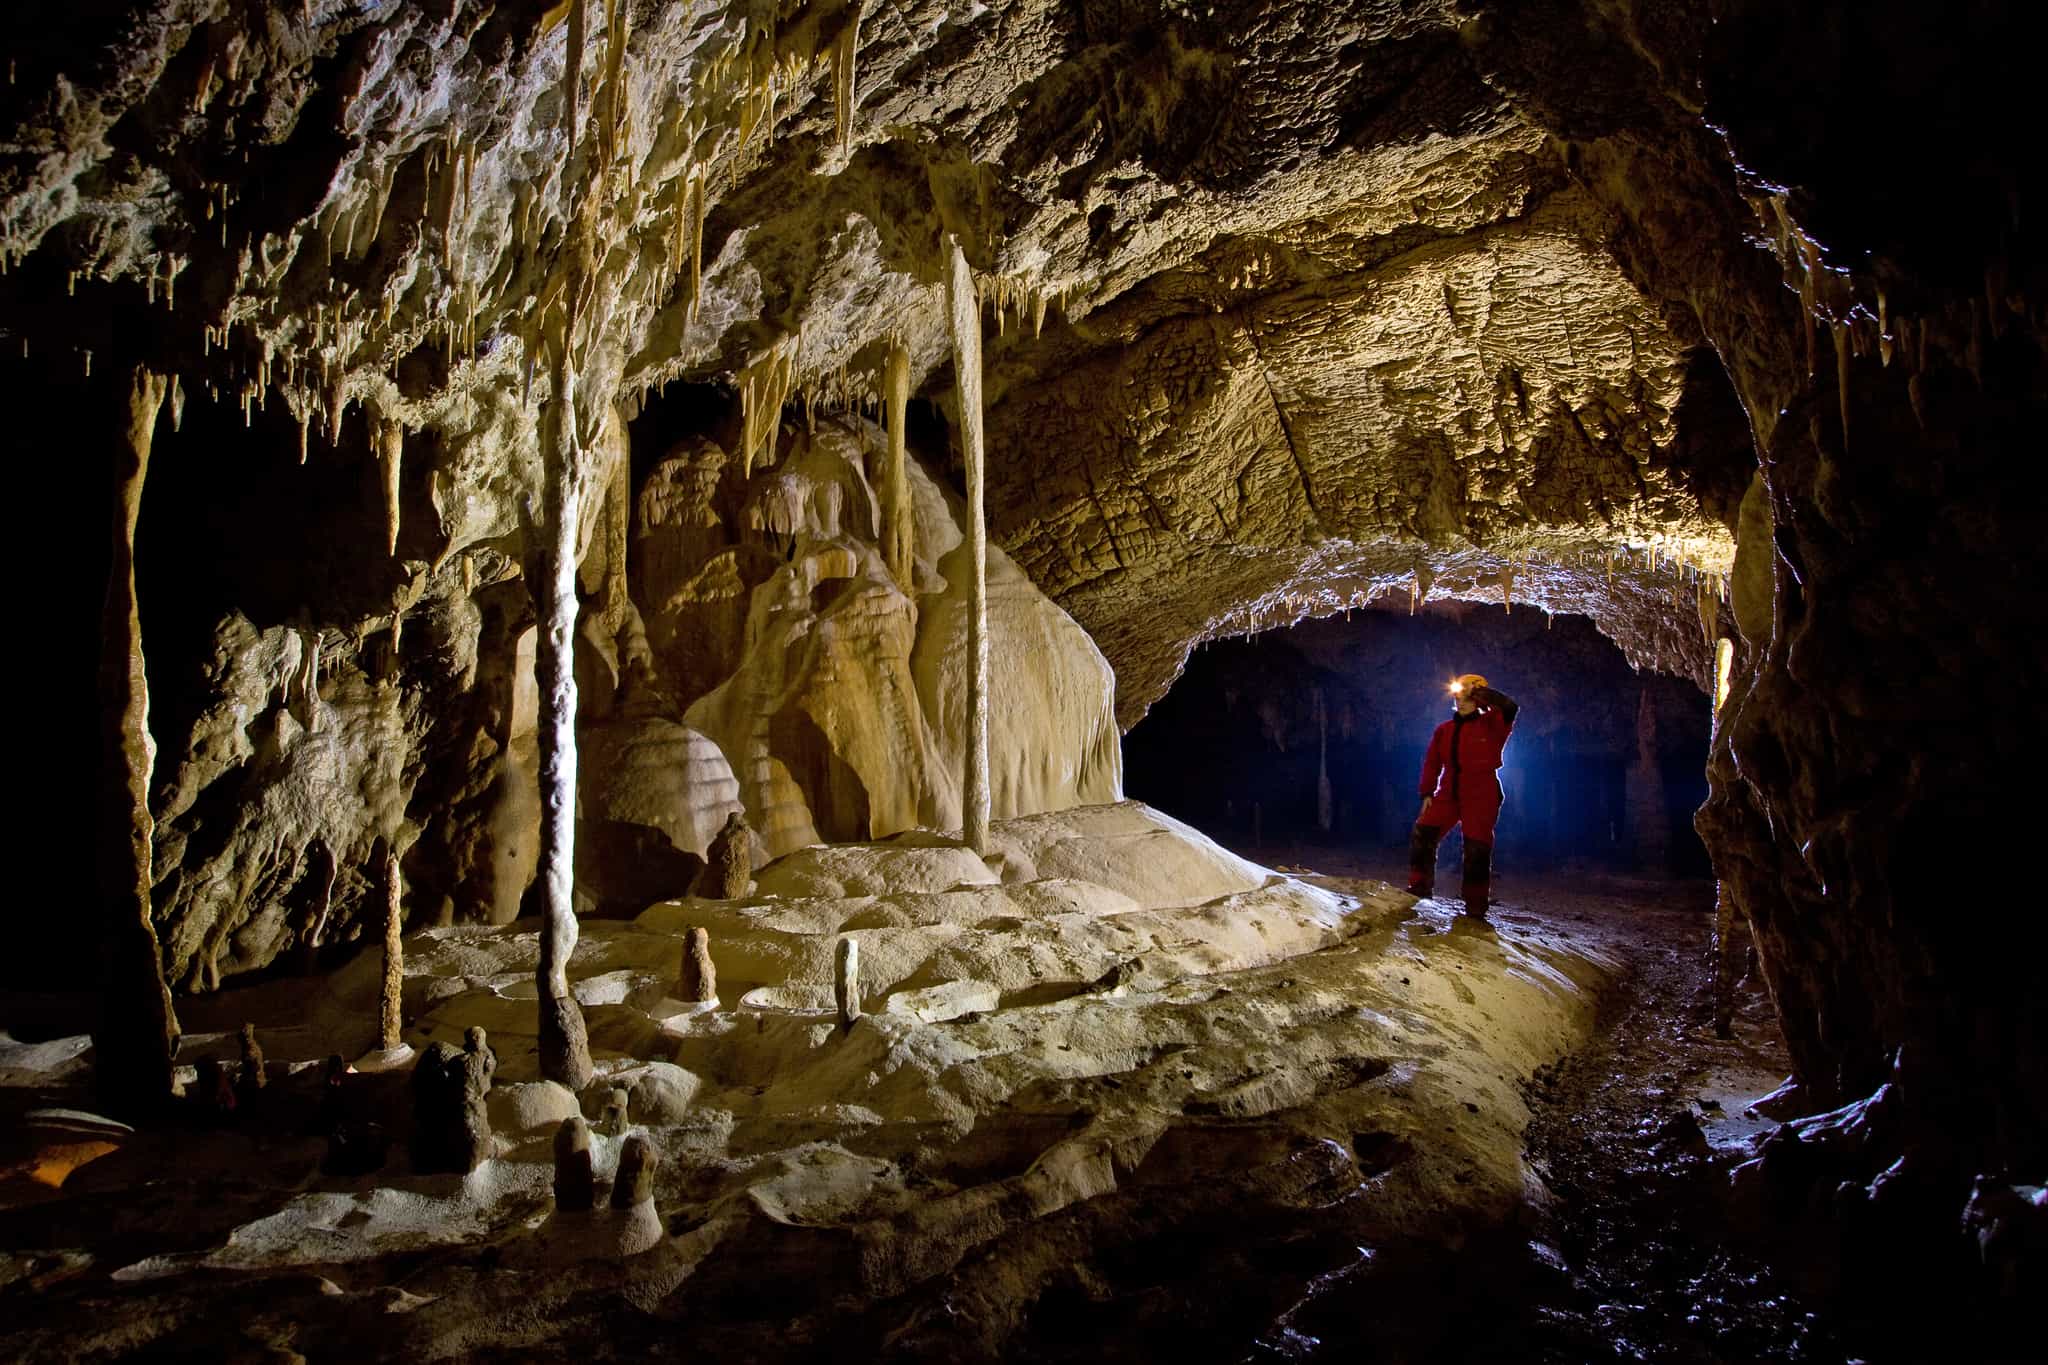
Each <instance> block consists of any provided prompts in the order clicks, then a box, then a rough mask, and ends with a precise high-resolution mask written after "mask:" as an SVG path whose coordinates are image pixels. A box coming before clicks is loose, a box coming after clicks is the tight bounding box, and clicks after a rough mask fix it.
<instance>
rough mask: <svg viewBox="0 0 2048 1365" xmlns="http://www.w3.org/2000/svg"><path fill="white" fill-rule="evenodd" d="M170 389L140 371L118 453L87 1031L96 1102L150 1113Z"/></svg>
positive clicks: (162, 1076) (156, 1041) (161, 1031)
mask: <svg viewBox="0 0 2048 1365" xmlns="http://www.w3.org/2000/svg"><path fill="white" fill-rule="evenodd" d="M169 390H170V385H169V382H168V381H167V380H165V378H164V377H163V376H162V375H158V374H152V373H151V372H150V371H148V370H147V369H144V368H141V367H139V366H138V367H137V368H136V370H135V373H134V376H133V378H132V380H131V382H130V387H129V393H128V413H127V422H126V424H125V429H124V431H123V433H122V435H123V440H122V442H121V444H120V445H119V446H118V447H117V448H116V450H115V463H114V479H113V486H114V503H113V519H112V521H113V536H112V544H113V554H112V557H111V562H110V564H109V566H108V572H107V594H106V600H105V604H104V607H103V609H102V612H101V616H100V683H99V687H100V705H101V712H102V715H103V716H104V718H105V725H106V729H105V732H104V738H105V753H104V760H103V761H104V763H105V765H106V769H107V772H106V780H105V781H103V783H102V785H101V790H102V791H103V792H104V793H105V802H106V804H105V810H104V814H103V816H102V829H101V852H100V858H99V868H100V877H101V888H102V893H103V899H104V907H105V909H104V913H105V916H106V919H105V925H104V930H103V935H104V936H103V939H102V944H103V949H102V951H103V954H104V972H103V976H104V981H103V986H104V994H103V996H102V999H101V1004H100V1016H99V1020H98V1023H97V1026H96V1027H95V1029H94V1030H93V1048H94V1055H95V1063H94V1078H95V1080H96V1082H97V1084H98V1086H99V1088H100V1091H101V1093H102V1095H103V1096H105V1097H106V1098H108V1099H110V1100H113V1101H116V1102H117V1103H120V1104H124V1105H126V1104H134V1105H147V1104H152V1103H160V1102H164V1101H168V1100H169V1099H170V1097H171V1093H172V1092H171V1056H172V1054H173V1053H174V1052H175V1051H176V1049H177V1039H178V1017H177V1014H176V1012H175V1011H174V1010H173V1009H172V1007H171V993H170V990H169V988H168V987H167V986H166V985H165V983H164V968H163V955H162V951H161V947H160V945H159V944H158V942H157V936H156V923H155V921H154V919H153V918H152V916H151V903H150V887H151V885H152V884H153V882H154V877H153V875H152V868H151V862H152V845H153V842H154V838H155V825H154V822H153V821H152V819H151V816H150V810H149V787H150V780H151V776H152V770H153V768H154V767H155V764H156V745H155V743H154V741H152V740H151V738H150V734H149V680H148V675H147V671H146V669H145V667H144V664H143V658H142V616H141V612H140V609H139V607H138V604H137V599H136V592H135V523H136V518H137V517H138V515H139V514H140V513H141V510H142V485H143V480H144V478H145V477H146V476H147V474H148V472H149V455H150V449H151V446H152V444H153V443H154V440H155V433H156V419H157V413H158V412H159V410H160V409H161V408H162V407H163V401H164V397H165V395H166V394H167V393H168V392H169Z"/></svg>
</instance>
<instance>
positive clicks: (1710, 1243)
mask: <svg viewBox="0 0 2048 1365" xmlns="http://www.w3.org/2000/svg"><path fill="white" fill-rule="evenodd" d="M1247 852H1248V854H1249V855H1251V856H1257V857H1259V858H1261V859H1262V860H1264V861H1266V862H1268V863H1269V864H1271V865H1285V866H1286V867H1288V868H1290V869H1294V868H1307V869H1312V870H1314V871H1316V872H1320V873H1323V874H1325V875H1330V876H1336V877H1377V878H1382V879H1385V880H1389V881H1398V880H1399V879H1400V878H1401V877H1402V876H1403V871H1404V870H1403V868H1402V866H1401V865H1400V863H1399V862H1398V855H1397V854H1392V853H1378V852H1374V851H1368V852H1366V853H1365V854H1363V855H1360V854H1352V853H1345V852H1340V851H1331V850H1323V849H1303V848H1293V849H1260V850H1256V851H1251V850H1248V851H1247ZM1438 886H1439V890H1440V891H1442V892H1448V893H1451V894H1450V895H1448V896H1444V897H1440V900H1439V903H1441V904H1445V905H1447V906H1455V905H1456V904H1457V902H1456V900H1455V892H1456V887H1457V874H1456V864H1455V860H1449V861H1447V862H1446V863H1445V865H1444V868H1443V870H1442V871H1441V872H1440V875H1439V878H1438ZM1494 891H1495V895H1496V897H1497V902H1496V904H1495V907H1494V909H1493V913H1492V918H1493V919H1494V920H1495V921H1496V922H1497V923H1499V924H1501V925H1503V926H1505V927H1536V926H1547V927H1552V928H1555V929H1557V930H1559V931H1561V932H1566V933H1569V934H1570V935H1572V936H1573V937H1574V938H1577V939H1579V940H1581V941H1590V942H1594V943H1597V944H1598V945H1600V946H1601V947H1603V948H1604V949H1606V950H1607V951H1608V952H1609V953H1611V954H1612V955H1613V956H1615V957H1617V958H1619V959H1620V960H1621V961H1622V962H1623V963H1625V964H1626V969H1627V970H1626V975H1625V976H1624V977H1623V978H1622V979H1621V981H1620V983H1619V984H1618V985H1617V986H1616V988H1615V989H1614V990H1613V991H1612V992H1611V993H1610V995H1609V997H1608V998H1607V999H1606V1000H1605V1001H1604V1002H1603V1005H1602V1011H1601V1020H1600V1027H1599V1029H1598V1032H1597V1033H1596V1035H1595V1037H1594V1040H1593V1041H1592V1043H1591V1044H1590V1045H1589V1046H1587V1047H1585V1048H1583V1049H1581V1050H1580V1051H1578V1052H1576V1053H1574V1054H1572V1055H1571V1056H1569V1057H1567V1058H1565V1059H1564V1060H1563V1061H1562V1062H1560V1063H1559V1064H1558V1065H1556V1066H1554V1067H1551V1068H1549V1069H1547V1070H1546V1071H1544V1072H1541V1073H1539V1074H1538V1076H1537V1078H1536V1080H1535V1082H1534V1083H1533V1084H1532V1085H1531V1086H1530V1087H1529V1099H1530V1101H1531V1107H1532V1110H1533V1119H1532V1122H1531V1125H1530V1129H1529V1135H1528V1147H1529V1157H1530V1164H1531V1166H1532V1168H1533V1169H1534V1171H1535V1172H1536V1174H1537V1176H1538V1177H1539V1179H1540V1181H1541V1183H1542V1186H1543V1188H1542V1189H1541V1190H1539V1191H1534V1192H1533V1194H1534V1198H1533V1199H1532V1208H1531V1211H1530V1215H1529V1218H1528V1220H1527V1222H1526V1225H1524V1226H1520V1227H1514V1228H1508V1229H1503V1230H1501V1231H1500V1232H1499V1234H1498V1235H1497V1236H1494V1237H1491V1238H1483V1239H1477V1240H1476V1241H1475V1244H1474V1245H1471V1246H1469V1247H1466V1248H1463V1249H1461V1250H1460V1251H1459V1252H1458V1253H1457V1254H1455V1255H1453V1256H1451V1257H1449V1258H1447V1259H1446V1258H1441V1257H1431V1256H1428V1255H1426V1254H1421V1253H1418V1254H1416V1255H1414V1256H1413V1257H1412V1258H1411V1260H1412V1264H1408V1265H1400V1264H1387V1265H1382V1266H1379V1267H1375V1268H1371V1269H1369V1270H1366V1271H1363V1272H1362V1273H1359V1274H1355V1275H1352V1276H1347V1277H1345V1278H1344V1279H1342V1280H1341V1281H1338V1282H1334V1283H1332V1284H1330V1285H1327V1286H1324V1287H1322V1288H1321V1289H1320V1291H1319V1292H1312V1293H1311V1295H1310V1296H1309V1298H1308V1299H1307V1300H1305V1301H1304V1303H1303V1304H1302V1305H1300V1306H1299V1307H1298V1308H1297V1309H1296V1310H1294V1311H1293V1312H1292V1313H1291V1314H1290V1315H1289V1317H1288V1318H1287V1319H1286V1320H1285V1321H1284V1322H1282V1323H1281V1324H1278V1325H1277V1328H1276V1330H1275V1331H1274V1332H1273V1333H1271V1334H1269V1335H1268V1336H1267V1337H1266V1338H1265V1339H1264V1340H1262V1341H1261V1342H1260V1343H1259V1346H1258V1348H1257V1350H1256V1351H1255V1352H1254V1353H1253V1355H1252V1357H1251V1358H1253V1359H1260V1360H1309V1361H1325V1360H1328V1361H1336V1360H1345V1361H1402V1362H1406V1361H1416V1362H1420V1361H1445V1362H1468V1361H1469V1362H1476V1361H1537V1362H1559V1363H1560V1365H1561V1363H1562V1362H1608V1361H1616V1362H1620V1361H1658V1362H1674V1363H1676V1362H1684V1363H1686V1365H1691V1363H1693V1362H1730V1363H1731V1365H1732V1363H1733V1362H1751V1361H1846V1360H1852V1359H1858V1358H1863V1357H1859V1355H1858V1353H1857V1350H1856V1349H1855V1346H1856V1345H1857V1343H1854V1336H1855V1334H1854V1332H1853V1331H1852V1330H1850V1327H1849V1325H1846V1324H1843V1323H1839V1322H1836V1321H1834V1320H1832V1319H1831V1316H1830V1312H1829V1310H1828V1308H1827V1307H1826V1305H1825V1304H1823V1303H1821V1302H1819V1301H1817V1300H1816V1301H1808V1300H1807V1298H1806V1296H1805V1295H1804V1294H1803V1292H1802V1289H1801V1287H1800V1285H1799V1284H1798V1283H1797V1280H1798V1278H1799V1277H1798V1276H1797V1275H1796V1274H1795V1273H1794V1272H1793V1271H1792V1270H1791V1269H1789V1268H1786V1267H1778V1266H1773V1265H1770V1264H1767V1263H1766V1262H1765V1261H1764V1260H1763V1259H1761V1258H1760V1256H1759V1255H1757V1254H1755V1253H1753V1252H1749V1251H1746V1250H1744V1249H1741V1248H1740V1247H1739V1245H1737V1243H1739V1241H1740V1239H1739V1238H1738V1237H1736V1236H1735V1234H1734V1231H1733V1229H1731V1227H1730V1226H1729V1224H1728V1221H1727V1206H1728V1201H1727V1199H1726V1197H1725V1191H1726V1189H1727V1172H1728V1170H1729V1169H1730V1168H1731V1167H1732V1166H1733V1165H1734V1164H1735V1163H1736V1162H1737V1161H1739V1160H1741V1159H1743V1158H1745V1157H1747V1156H1748V1155H1749V1152H1748V1151H1747V1150H1745V1145H1746V1144H1747V1142H1748V1141H1749V1140H1751V1139H1752V1138H1754V1137H1757V1136H1759V1135H1761V1134H1762V1133H1764V1132H1766V1131H1768V1130H1769V1129H1770V1128H1771V1127H1773V1126H1774V1123H1773V1121H1772V1120H1771V1119H1769V1118H1766V1117H1764V1116H1762V1115H1760V1114H1757V1113H1755V1112H1753V1111H1750V1110H1749V1108H1748V1106H1749V1105H1750V1103H1751V1102H1753V1101H1755V1100H1758V1099H1760V1098H1762V1097H1763V1096H1765V1095H1766V1094H1768V1093H1769V1092H1770V1091H1772V1090H1773V1089H1775V1088H1776V1087H1777V1086H1778V1085H1779V1084H1780V1083H1781V1082H1782V1081H1784V1080H1785V1079H1786V1078H1787V1073H1788V1072H1789V1070H1790V1063H1789V1061H1788V1059H1787V1057H1786V1055H1785V1051H1784V1045H1783V1043H1782V1041H1781V1039H1780V1038H1779V1036H1778V1033H1777V1028H1776V1024H1775V1021H1774V1019H1773V1016H1772V1012H1771V1007H1770V1002H1769V999H1768V997H1767V996H1766V995H1765V993H1764V990H1763V987H1762V985H1761V983H1760V982H1758V981H1757V980H1755V979H1754V978H1753V977H1752V978H1749V979H1746V980H1745V981H1744V982H1743V984H1742V989H1741V993H1740V997H1739V1011H1738V1015H1737V1019H1736V1026H1735V1030H1734V1037H1732V1038H1729V1039H1721V1038H1716V1037H1715V1036H1714V1034H1713V1031H1712V1027H1711V1020H1712V1006H1711V995H1710V986H1711V980H1710V970H1711V969H1710V963H1711V957H1710V953H1709V946H1710V931H1711V927H1712V911H1713V887H1712V885H1711V884H1710V883H1703V882H1672V881H1652V880H1635V879H1628V878H1621V877H1616V876H1612V875H1608V874H1605V873H1600V872H1593V871H1580V872H1553V873H1541V874H1527V873H1512V874H1510V875H1508V876H1506V877H1503V878H1501V879H1500V881H1499V882H1498V883H1497V884H1496V886H1495V888H1494ZM1454 931H1455V930H1454ZM1860 1344H1861V1345H1863V1346H1864V1348H1865V1349H1866V1351H1868V1350H1869V1343H1860ZM1868 1358H1871V1359H1882V1358H1883V1353H1882V1352H1881V1351H1870V1352H1869V1356H1868Z"/></svg>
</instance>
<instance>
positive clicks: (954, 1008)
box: [882, 981, 1002, 1024]
mask: <svg viewBox="0 0 2048 1365" xmlns="http://www.w3.org/2000/svg"><path fill="white" fill-rule="evenodd" d="M1001 1000H1002V994H1001V992H999V991H997V990H996V988H995V987H994V986H992V985H990V984H989V983H988V982H986V981H948V982H946V983H945V984H943V985H939V986H925V987H923V988H921V989H918V990H908V991H898V992H896V993H895V994H894V995H891V996H890V997H889V1000H888V1003H887V1004H885V1005H883V1007H882V1012H883V1013H884V1014H901V1015H907V1016H908V1017H910V1018H912V1019H915V1020H917V1021H918V1022H919V1023H924V1024H939V1023H944V1022H945V1021H946V1020H948V1019H958V1018H959V1017H960V1016H961V1015H963V1014H974V1013H979V1012H981V1011H983V1010H992V1009H994V1008H995V1007H996V1006H997V1004H999V1003H1000V1002H1001Z"/></svg>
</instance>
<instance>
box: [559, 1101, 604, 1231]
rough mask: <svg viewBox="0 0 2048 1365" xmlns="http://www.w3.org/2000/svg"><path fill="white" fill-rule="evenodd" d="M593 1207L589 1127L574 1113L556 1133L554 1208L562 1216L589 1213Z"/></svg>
mask: <svg viewBox="0 0 2048 1365" xmlns="http://www.w3.org/2000/svg"><path fill="white" fill-rule="evenodd" d="M596 1204H597V1182H596V1178H595V1177H594V1176H593V1175H592V1174H591V1169H590V1125H589V1124H587V1123H585V1122H584V1121H583V1116H582V1115H581V1114H573V1115H571V1116H569V1117H568V1118H565V1119H563V1120H562V1121H561V1125H560V1126H559V1127H558V1128H557V1129H556V1130H555V1208H556V1209H557V1210H559V1211H560V1212H562V1213H588V1212H590V1210H591V1209H592V1208H594V1207H595V1206H596Z"/></svg>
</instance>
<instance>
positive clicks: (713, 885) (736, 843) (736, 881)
mask: <svg viewBox="0 0 2048 1365" xmlns="http://www.w3.org/2000/svg"><path fill="white" fill-rule="evenodd" d="M753 849H754V833H753V831H752V830H751V829H750V828H748V826H747V817H746V816H745V815H743V814H741V813H740V812H739V811H734V812H733V813H732V814H731V815H728V816H726V817H725V825H724V827H723V828H721V829H720V830H719V831H718V833H717V834H715V835H713V836H712V839H711V847H710V849H709V850H708V851H707V852H706V854H705V857H704V875H703V876H702V877H700V878H698V880H697V894H698V895H699V896H703V897H705V898H706V899H707V900H728V901H729V900H738V899H739V898H740V897H742V896H744V895H746V894H747V887H748V884H749V883H750V882H751V881H752V880H753Z"/></svg>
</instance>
